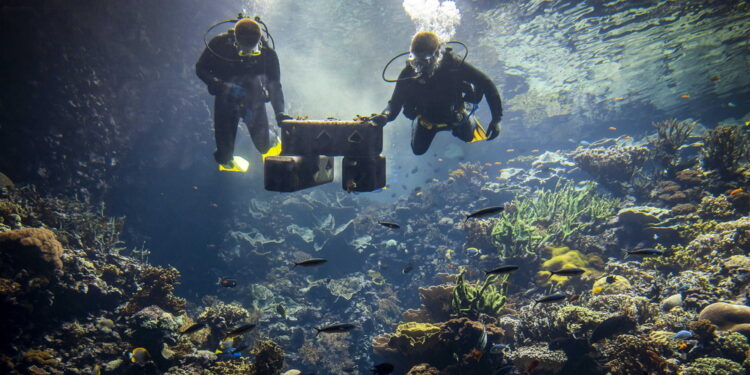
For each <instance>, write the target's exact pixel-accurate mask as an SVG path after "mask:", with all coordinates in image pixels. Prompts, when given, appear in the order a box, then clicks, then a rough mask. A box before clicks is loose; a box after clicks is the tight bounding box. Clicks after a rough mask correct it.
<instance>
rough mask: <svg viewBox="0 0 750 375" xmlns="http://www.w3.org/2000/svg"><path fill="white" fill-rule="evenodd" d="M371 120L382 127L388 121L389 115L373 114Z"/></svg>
mask: <svg viewBox="0 0 750 375" xmlns="http://www.w3.org/2000/svg"><path fill="white" fill-rule="evenodd" d="M370 122H371V123H373V124H375V125H377V126H380V127H381V128H382V127H384V126H385V124H387V123H388V116H387V115H386V114H385V113H381V114H378V115H373V116H371V117H370Z"/></svg>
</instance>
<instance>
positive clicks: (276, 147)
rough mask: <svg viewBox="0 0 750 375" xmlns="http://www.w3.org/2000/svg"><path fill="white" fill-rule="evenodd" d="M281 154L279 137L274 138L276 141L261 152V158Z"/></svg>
mask: <svg viewBox="0 0 750 375" xmlns="http://www.w3.org/2000/svg"><path fill="white" fill-rule="evenodd" d="M280 154H281V139H279V138H276V143H275V144H274V145H273V146H272V147H271V148H269V149H268V151H266V153H265V154H263V156H262V157H263V160H264V161H265V160H266V158H267V157H269V156H276V155H280Z"/></svg>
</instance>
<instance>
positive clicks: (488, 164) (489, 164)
mask: <svg viewBox="0 0 750 375" xmlns="http://www.w3.org/2000/svg"><path fill="white" fill-rule="evenodd" d="M484 166H485V167H491V166H492V163H484Z"/></svg>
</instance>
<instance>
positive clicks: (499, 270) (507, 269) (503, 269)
mask: <svg viewBox="0 0 750 375" xmlns="http://www.w3.org/2000/svg"><path fill="white" fill-rule="evenodd" d="M517 269H518V266H514V265H510V264H504V265H502V266H499V267H495V268H493V269H491V270H489V271H484V274H485V275H502V274H505V273H511V272H513V271H515V270H517Z"/></svg>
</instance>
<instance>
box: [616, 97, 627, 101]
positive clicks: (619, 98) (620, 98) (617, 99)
mask: <svg viewBox="0 0 750 375" xmlns="http://www.w3.org/2000/svg"><path fill="white" fill-rule="evenodd" d="M621 100H625V98H623V97H622V96H618V97H616V98H615V101H616V102H619V101H621Z"/></svg>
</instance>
